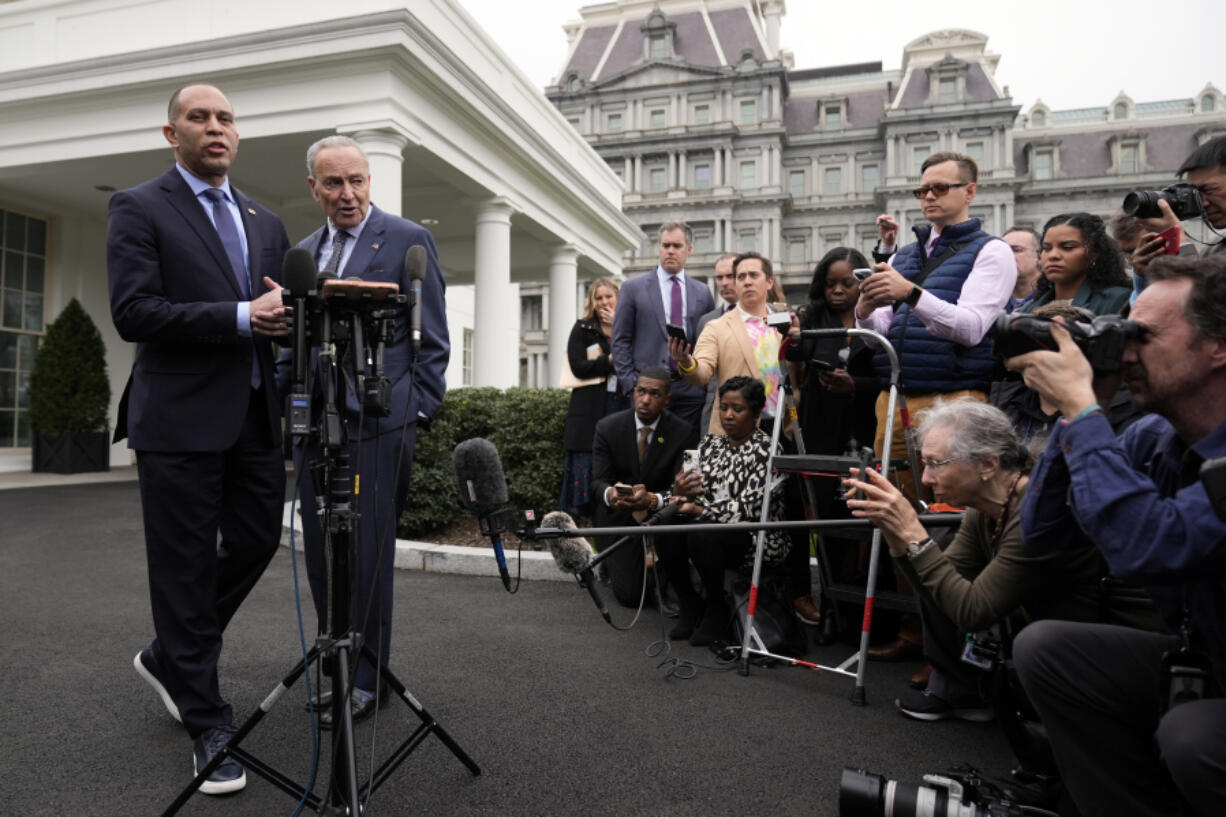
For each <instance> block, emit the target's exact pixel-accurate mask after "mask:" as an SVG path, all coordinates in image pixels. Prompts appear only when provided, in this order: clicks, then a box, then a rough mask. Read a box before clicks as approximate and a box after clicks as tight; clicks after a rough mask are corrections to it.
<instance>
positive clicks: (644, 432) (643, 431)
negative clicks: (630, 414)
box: [639, 426, 651, 465]
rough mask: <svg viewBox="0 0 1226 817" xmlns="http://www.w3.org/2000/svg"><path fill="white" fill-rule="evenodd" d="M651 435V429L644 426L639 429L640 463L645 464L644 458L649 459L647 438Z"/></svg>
mask: <svg viewBox="0 0 1226 817" xmlns="http://www.w3.org/2000/svg"><path fill="white" fill-rule="evenodd" d="M650 436H651V429H650V428H648V427H647V426H643V427H642V428H640V429H639V464H640V465H642V464H643V460H645V459H647V439H648V438H649V437H650Z"/></svg>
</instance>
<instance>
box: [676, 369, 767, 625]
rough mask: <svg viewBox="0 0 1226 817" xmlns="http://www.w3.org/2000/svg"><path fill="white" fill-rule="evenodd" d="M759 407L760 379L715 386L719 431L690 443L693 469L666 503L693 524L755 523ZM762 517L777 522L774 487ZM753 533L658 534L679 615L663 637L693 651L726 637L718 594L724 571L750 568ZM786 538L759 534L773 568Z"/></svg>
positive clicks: (762, 460)
mask: <svg viewBox="0 0 1226 817" xmlns="http://www.w3.org/2000/svg"><path fill="white" fill-rule="evenodd" d="M765 405H766V390H765V389H764V388H763V386H762V381H760V380H758V379H757V378H753V377H745V376H739V377H732V378H729V379H728V380H727V381H726V382H725V383H724V384H723V385H722V386H720V387H719V402H718V403H717V404H716V409H717V414H716V416H717V417H718V418H719V421H720V426H721V429H722V431H723V432H724V433H723V434H708V435H707V436H706V437H704V438H703V440H702V442H701V443H700V444H699V446H698V460H699V468H698V470H694V471H684V470H683V471H681V472H680V473H678V474H677V477H676V479H675V480H674V481H673V501H674V502H680V503H681V508H680V513H681V514H682V515H684V516H687V517H690V518H691V519H696V520H697V521H700V522H757V521H758V520H759V519H760V518H761V513H762V500H763V495H764V494H765V492H766V483H767V478H768V474H767V473H766V464H767V460H768V459H769V457H770V437H768V436H767V435H766V432H764V431H762V429H760V428H758V419H759V418H760V417H761V416H762V408H763V407H764V406H765ZM769 513H770V516H769V518H770V519H773V520H779V519H783V518H784V517H783V491H782V483H777V484H776V490H775V491H774V492H773V493H772V494H771V498H770V512H769ZM755 537H756V534H754V533H750V532H746V531H735V532H729V533H725V534H716V535H710V534H706V535H693V536H687V537H684V538H683V537H680V536H660V537H657V538H656V551H657V553H658V554H659V556H660V563H661V566H662V567H663V569H664V571H665V573H666V575H667V576H668V578H669V580H670V581H671V583H672V585H673V587H674V588H676V591H677V599H678V601H679V602H680V604H681V612H680V614H679V615H678V616H677V624H676V626H675V627H673V630H672V632H671V633H669V637H670V638H673V639H682V638H688V639H689V641H690V643H691V644H693V645H695V646H704V645H706V644H710V643H711V642H712V641H715V640H716V639H720V638H725V637H727V635H728V627H729V623H730V621H731V617H732V611H731V610H730V609H729V607H728V603H727V601H726V600H725V596H724V571H725V570H727V569H738V568H742V567H745V566H747V565H749V564H752V563H753V558H754V549H755V543H756V541H757V540H756V538H755ZM789 547H790V539H789V537H788V536H787V534H786V533H784V532H783V531H768V532H767V534H766V547H765V554H764V555H765V559H766V561H767V563H769V564H780V563H782V562H783V560H784V559H785V558H786V557H787V554H788V549H789ZM689 562H693V564H694V568H695V569H696V570H697V571H698V575H699V577H700V578H701V579H702V588H703V592H704V594H705V596H706V599H705V601H704V599H703V597H702V596H700V595H699V594H698V591H697V590H695V589H694V585H693V584H692V582H691V581H690V571H689Z"/></svg>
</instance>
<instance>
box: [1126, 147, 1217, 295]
mask: <svg viewBox="0 0 1226 817" xmlns="http://www.w3.org/2000/svg"><path fill="white" fill-rule="evenodd" d="M1175 175H1177V176H1184V177H1185V180H1184V181H1183V182H1181V183H1179V184H1173V185H1171V186H1170V187H1166V188H1164V189H1162V190H1138V191H1135V192H1132V193H1129V194H1128V195H1127V196H1125V197H1124V207H1123V212H1124V214H1125V215H1128V216H1134V217H1136V218H1138V219H1141V222H1142V224H1144V225H1145V227H1146V228H1147V229H1148V230H1150V231H1151V232H1147V233H1146V234H1145V235H1143V236H1142V237H1141V241H1140V243H1139V244H1138V245H1137V246H1136V249H1135V250H1134V251H1133V253H1132V265H1133V269H1134V270H1136V272H1137V273H1139V274H1140V275H1142V276H1143V277H1144V276H1145V270H1146V268H1147V267H1148V266H1149V263H1150V262H1151V261H1153V260H1154V259H1156V258H1160V257H1162V256H1163V255H1175V254H1176V253H1178V254H1180V255H1185V254H1188V253H1189V252H1195V249H1194V248H1193V245H1191V244H1182V245H1181V244H1180V238H1181V236H1182V235H1183V231H1182V228H1181V226H1180V222H1182V221H1189V220H1191V219H1194V218H1197V217H1199V218H1201V219H1202V220H1203V221H1204V223H1205V225H1206V226H1208V227H1209V229H1210V231H1211V232H1213V233H1214V234H1215V235H1216V236H1217V237H1218V240H1217V241H1215V242H1211V243H1208V244H1205V245H1204V247H1203V248H1202V250H1201V254H1202V255H1213V254H1217V253H1226V235H1224V234H1223V232H1222V231H1223V230H1226V136H1219V137H1217V138H1216V139H1210V140H1209V141H1208V142H1206V143H1205V144H1203V145H1201V146H1200V147H1198V148H1197V149H1196V150H1194V151H1192V154H1191V155H1190V156H1188V158H1187V159H1185V160H1184V163H1183V164H1182V165H1180V166H1179V170H1177V171H1176V172H1175ZM1164 232H1165V236H1164V235H1163V233H1164ZM1142 288H1143V287H1142Z"/></svg>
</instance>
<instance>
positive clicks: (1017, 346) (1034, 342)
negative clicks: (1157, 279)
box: [992, 312, 1142, 374]
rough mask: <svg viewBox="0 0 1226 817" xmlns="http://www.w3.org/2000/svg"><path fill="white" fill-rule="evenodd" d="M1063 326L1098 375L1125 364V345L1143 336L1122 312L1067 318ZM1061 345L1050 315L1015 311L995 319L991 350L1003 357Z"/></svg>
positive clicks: (1137, 326)
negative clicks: (1089, 318) (1044, 315)
mask: <svg viewBox="0 0 1226 817" xmlns="http://www.w3.org/2000/svg"><path fill="white" fill-rule="evenodd" d="M1064 328H1065V329H1067V330H1068V333H1069V335H1070V336H1071V337H1072V338H1073V342H1074V343H1076V344H1077V348H1079V349H1081V353H1082V354H1084V355H1085V356H1086V360H1088V361H1090V367H1091V368H1092V369H1094V373H1095V374H1114V373H1115V372H1118V371H1119V370H1120V369H1121V367H1122V365H1123V361H1124V346H1125V344H1126V343H1127V342H1128V340H1129V339H1131V338H1137V337H1140V336H1141V332H1142V329H1141V325H1140V324H1139V323H1135V322H1134V321H1129V320H1125V319H1124V318H1121V317H1120V316H1119V315H1099V316H1098V317H1096V318H1094V320H1092V321H1090V322H1088V323H1086V322H1083V321H1076V322H1074V321H1065V322H1064ZM1059 348H1060V347H1059V345H1058V344H1057V343H1056V339H1055V338H1053V337H1052V335H1051V318H1040V317H1036V316H1034V315H1019V314H1018V313H1016V312H1002V313H1001V314H1000V315H999V316H998V317H997V318H996V332H995V335H994V337H993V340H992V350H993V352H994V354H995V355H996V356H997V357H998V358H1000V359H1002V360H1008V359H1009V358H1011V357H1014V356H1016V355H1024V354H1026V353H1027V352H1033V351H1035V350H1036V349H1045V350H1047V351H1051V352H1055V351H1058V350H1059Z"/></svg>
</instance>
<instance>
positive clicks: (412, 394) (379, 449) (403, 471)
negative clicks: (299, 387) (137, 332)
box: [283, 136, 451, 728]
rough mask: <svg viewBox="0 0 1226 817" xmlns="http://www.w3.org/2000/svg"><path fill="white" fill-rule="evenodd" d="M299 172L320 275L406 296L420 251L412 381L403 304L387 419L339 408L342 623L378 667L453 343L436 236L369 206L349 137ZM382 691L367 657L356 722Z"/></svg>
mask: <svg viewBox="0 0 1226 817" xmlns="http://www.w3.org/2000/svg"><path fill="white" fill-rule="evenodd" d="M307 170H308V173H309V176H308V178H307V183H308V184H309V185H310V189H311V195H312V196H313V197H314V198H315V201H317V202H319V206H320V208H321V209H322V210H323V213H324V215H325V216H326V218H327V221H326V222H325V224H324V225H323V226H322V227H320V228H319V229H318V230H316V231H315V232H314V233H312V234H311V235H309V236H307V238H306V239H304V240H303V241H302V242H301V243H299V245H298V246H299V247H303V248H306V249H308V250H310V251H311V253H313V254H314V256H315V259H316V263H317V264H318V268H319V270H320V271H321V272H328V273H331V274H334V275H336V276H337V277H339V278H340V279H341V280H342V281H343V280H344V279H346V278H361V279H362V280H364V281H378V282H387V283H394V284H398V285H399V286H400V291H401V292H405V293H407V292H408V290H409V279H408V275H407V272H406V270H405V254H406V253H407V251H408V249H409V247H411V246H413V245H420V246H421V247H422V248H423V249H425V251H426V270H425V280H424V281H422V288H421V298H422V302H421V351H420V352H419V355H418V362H417V371H416V377H414V376H413V366H412V361H413V351H412V338H411V336H410V331H409V310H408V307H407V305H406V306H402V307H400V309H399V312H398V314H397V315H396V316H395V326H394V334H393V337H392V339H391V341H390V342H388V343H387V344H386V346H385V351H384V359H383V363H384V372H385V375H386V376H387V378H388V379H389V380H390V381H391V408H392V413H391V416H389V417H373V416H371V414H370V413H369V412H366V413H362V412H361V411H360V410H359V404H358V400H357V399H355V396H354V394H353V392H352V389H349V390H347V398H346V403H347V405H346V406H345V408H344V414H345V416H346V417H347V419H348V424H347V428H348V435H349V464H350V468H351V470H352V473H353V474H354V475H355V477H356V478H357V480H358V481H357V482H356V485H358V486H360V491H357V496H356V497H355V501H356V504H357V509H358V511H359V513H360V515H361V516H360V518H359V520H358V523H357V531H356V534H354V535H353V537H352V541H351V546H350V547H351V549H350V572H351V576H352V585H351V587H350V601H351V612H350V623H351V625H352V626H353V628H354V629H355V630H357V631H358V632H360V633H361V634H362V636H363V639H364V641H365V643H366V644H368V645H370V647H371V649H373V650H374V651H375V653H376V654H378V655H379V657H380V659H381V660H382V661H383V662H384V663H386V662H387V661H388V656H389V652H390V644H391V632H392V574H393V572H394V571H393V566H394V561H395V559H394V557H395V551H396V522H397V520H398V519H399V518H400V514H401V512H402V511H403V509H404V505H405V500H406V498H407V495H408V490H409V477H410V468H411V465H412V462H413V444H414V441H415V439H416V430H417V424H418V422H419V421H424V420H429V419H430V418H432V417H434V415H435V414H437V413H438V410H439V407H440V406H441V405H442V402H443V392H444V391H445V389H446V381H445V379H444V375H445V373H446V370H447V360H448V358H449V357H450V354H451V345H450V342H449V340H448V335H447V313H446V303H445V300H444V283H443V275H442V272H441V271H440V270H439V265H438V251H437V250H436V249H435V246H434V237H433V236H431V235H430V232H429V231H428V230H426V229H425V228H424V227H422V226H420V225H418V224H415V223H413V222H412V221H408V220H407V219H403V218H400V217H399V216H394V215H391V214H390V213H385V212H383V211H382V210H380V209H379V208H378V207H376V206H374V205H373V204H371V203H370V166H369V163H368V162H367V160H366V154H365V152H363V150H362V147H361V145H359V144H358V143H357V142H356V141H354V140H353V139H350V138H349V137H347V136H328V137H325V138H323V139H320V140H319V141H318V142H316V143H315V144H313V145H311V147H310V148H308V149H307ZM355 351H356V350H355ZM283 359H284V358H283ZM317 398H318V396H316V398H315V399H317ZM359 421H360V422H359ZM323 458H324V454H323V452H321V451H320V450H319V448H318V447H317V446H315V445H314V444H309V445H307V446H306V451H305V465H304V466H303V471H302V473H303V478H302V488H301V490H302V508H303V512H302V517H303V546H304V549H305V552H306V558H307V576H308V578H309V579H310V583H311V595H312V596H313V597H314V600H315V610H316V612H317V613H318V614H319V620H320V621H321V622H323V621H325V620H326V613H327V607H328V596H327V569H328V567H329V565H328V564H327V563H326V562H327V560H326V559H325V557H324V534H323V531H322V529H321V526H320V522H319V517H318V516H317V515H316V514H315V513H314V511H315V492H314V489H313V486H312V484H311V480H310V479H309V477H308V474H309V469H310V467H311V465H312V464H314V463H317V462H320V461H321V460H322V459H323ZM295 462H296V463H299V464H301V463H302V462H303V452H302V451H298V452H295ZM380 686H381V685H380V684H379V683H378V677H377V671H376V668H375V667H374V666H372V665H371V664H370V663H369V662H368V661H365V660H362V661H360V662H359V664H358V668H357V674H356V677H355V679H354V683H353V692H352V694H351V696H350V709H351V711H352V713H353V720H354V721H355V722H357V721H361V720H364V719H365V718H367V717H369V716H370V715H372V714H373V713H374V711H375V710H376V709H377V708H378V707H379V706H380V705H381V704H382V703H384V702H386V701H387V693H386V691H384V690H382V689H380ZM328 700H329V698H328V697H327V695H326V694H325V695H324V696H321V697H320V700H319V701H318V702H317V708H318V709H319V711H320V722H321V725H323V726H324V727H325V728H326V727H330V726H331V715H332V712H331V709H330V708H329V707H328V706H326V703H327V702H328Z"/></svg>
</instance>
